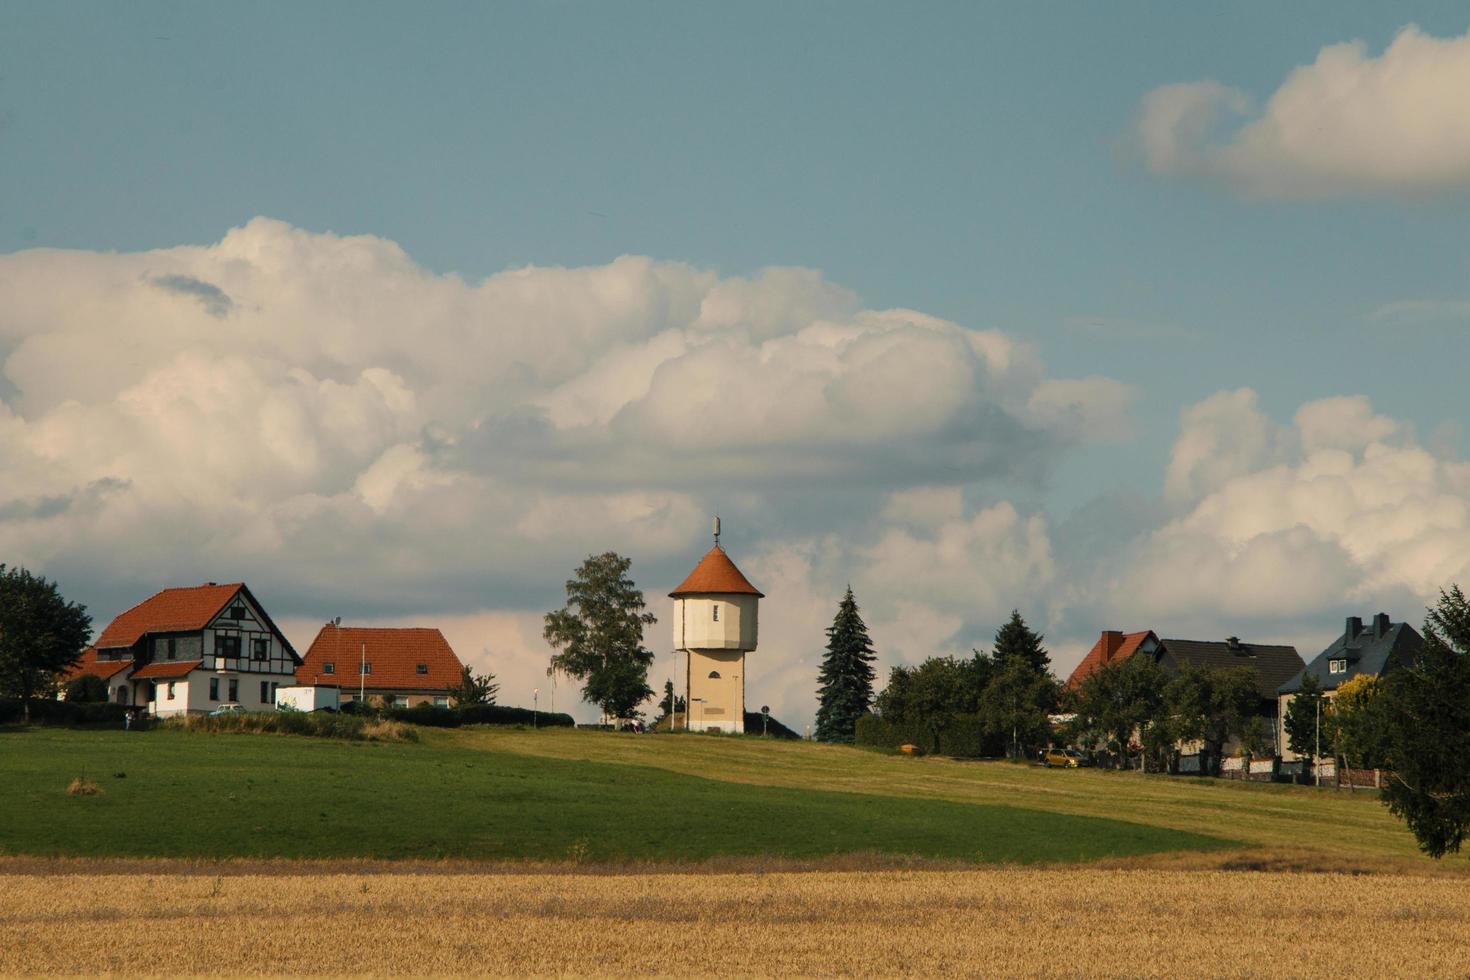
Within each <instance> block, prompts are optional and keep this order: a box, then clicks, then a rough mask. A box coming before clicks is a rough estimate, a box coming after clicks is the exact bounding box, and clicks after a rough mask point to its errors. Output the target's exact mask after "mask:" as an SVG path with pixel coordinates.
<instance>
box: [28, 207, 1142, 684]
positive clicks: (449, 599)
mask: <svg viewBox="0 0 1470 980" xmlns="http://www.w3.org/2000/svg"><path fill="white" fill-rule="evenodd" d="M0 357H3V359H4V360H3V371H4V377H5V383H6V387H5V388H4V389H0V390H4V391H5V392H7V394H6V396H5V399H4V400H3V401H0V471H3V472H4V474H5V478H4V479H3V480H0V555H4V556H5V557H6V559H7V560H8V561H11V562H15V563H22V564H26V565H28V566H32V567H36V568H38V569H41V570H43V571H45V572H46V573H48V574H51V575H56V576H59V577H61V578H62V580H63V582H64V583H66V584H68V585H69V586H70V587H71V588H73V589H74V590H76V591H80V593H81V594H82V596H83V597H84V598H86V599H88V600H89V601H91V603H92V605H93V606H94V608H95V610H96V611H97V613H98V615H99V616H101V617H103V618H105V617H106V616H107V615H109V614H110V613H111V612H113V611H116V610H117V609H119V608H122V607H125V606H126V605H130V604H131V603H133V602H136V601H137V600H138V599H139V598H140V597H141V596H142V595H146V594H147V593H148V592H150V591H152V590H153V589H155V588H158V587H161V586H165V585H173V584H181V583H189V582H193V581H203V580H210V579H213V580H229V579H235V578H244V579H247V580H249V581H251V583H252V586H253V587H254V588H255V589H256V591H257V593H258V594H260V595H261V596H262V599H263V600H264V601H266V602H267V603H268V604H269V605H272V607H273V609H274V610H275V611H276V612H278V613H280V614H281V615H282V616H283V617H288V618H289V617H293V616H294V617H300V622H302V623H315V622H319V621H321V620H324V619H326V618H327V617H328V616H332V615H343V616H344V617H345V618H348V619H349V620H353V619H357V620H368V619H371V620H374V621H383V620H385V619H389V620H391V619H395V618H406V619H411V620H413V621H415V622H421V623H422V622H423V621H424V620H425V619H432V618H434V617H442V618H444V620H445V621H446V622H453V623H455V624H457V625H456V626H455V628H456V629H457V630H460V633H459V634H458V635H460V636H462V637H463V640H464V646H465V647H466V649H467V651H468V654H469V655H471V656H475V655H477V651H480V650H483V649H485V648H487V647H492V646H496V645H497V644H498V645H502V646H505V647H507V648H508V649H514V650H519V651H521V652H520V653H516V654H514V656H517V657H523V658H530V659H532V660H534V659H538V658H539V659H540V661H541V662H542V663H543V665H544V656H545V650H544V649H541V650H539V651H536V652H535V653H534V655H533V653H532V652H530V651H531V650H532V648H534V647H537V646H538V644H539V641H535V642H533V640H534V638H535V637H536V636H538V635H539V630H537V629H532V628H531V625H528V624H534V622H535V621H536V620H537V618H538V616H539V610H544V609H546V608H550V607H551V606H552V605H553V604H555V602H556V601H557V599H558V598H559V593H560V586H561V582H562V581H563V580H564V579H565V578H566V576H567V575H568V574H569V573H570V572H571V570H572V569H573V568H574V567H575V565H576V563H577V562H578V561H579V560H580V559H581V558H582V557H584V556H585V555H586V554H588V553H589V552H596V551H602V550H606V549H615V550H618V551H621V552H623V553H625V554H629V555H630V556H632V557H633V558H634V559H635V563H636V564H635V570H636V572H637V573H638V574H639V576H640V581H641V582H642V583H643V584H644V585H645V588H647V589H648V590H649V592H650V595H652V596H658V595H659V594H660V592H661V589H662V586H661V585H660V583H661V582H663V580H665V579H670V580H671V581H669V582H668V583H667V584H672V582H673V581H677V578H676V576H679V575H682V574H683V573H684V572H685V571H687V567H685V566H687V565H688V564H690V563H692V561H693V560H695V559H696V558H697V557H698V553H699V550H700V548H699V539H700V537H701V534H702V530H703V528H704V527H705V526H706V525H707V520H708V515H709V513H710V512H711V511H712V510H714V509H716V508H717V507H720V508H728V510H727V513H728V514H729V515H730V516H733V517H735V518H736V521H735V522H733V523H735V524H737V525H738V526H742V527H744V528H746V529H748V530H747V533H748V534H749V537H748V538H747V539H746V548H745V552H744V553H745V554H746V555H748V556H749V557H750V560H751V561H754V562H755V563H756V565H755V566H754V567H756V568H759V569H760V570H761V571H762V572H766V571H769V572H770V573H771V576H772V580H773V581H776V582H782V581H785V579H783V576H788V577H795V576H797V574H798V572H801V573H802V574H806V573H810V576H811V583H810V584H809V585H808V586H807V591H805V592H799V593H795V594H794V595H793V596H792V597H791V599H790V600H789V601H790V602H792V603H795V604H796V605H799V604H800V603H801V602H803V601H809V602H810V603H811V605H810V608H803V609H801V610H800V611H799V612H798V611H796V605H788V604H787V601H782V602H775V603H773V604H772V605H771V606H770V608H771V609H772V610H773V612H772V614H771V615H772V616H773V617H774V621H776V622H780V621H782V617H788V618H789V620H790V625H791V628H792V629H796V628H798V627H800V628H808V627H811V628H814V630H815V632H814V633H812V634H810V635H808V636H806V637H805V638H803V639H801V640H791V639H788V640H784V641H783V640H779V639H776V638H777V637H780V632H779V631H777V632H774V633H773V632H771V631H769V630H767V631H763V635H764V636H766V637H771V638H772V642H773V644H774V645H775V646H776V648H777V650H776V652H774V653H771V654H768V655H767V662H769V663H770V664H772V665H773V667H772V671H773V672H772V675H771V676H772V677H773V678H779V677H781V676H784V675H783V674H782V671H783V670H786V669H787V667H776V666H775V665H777V664H782V663H785V662H786V661H787V660H789V661H790V664H789V665H788V666H789V668H790V669H791V670H793V671H795V673H793V674H792V675H791V676H792V677H795V676H796V675H797V674H800V673H801V672H803V671H806V670H807V667H808V666H809V664H807V663H806V660H805V659H803V658H808V657H810V656H812V655H813V654H815V653H819V652H820V642H821V636H822V633H821V629H822V627H824V626H825V623H824V622H820V620H822V619H823V618H824V617H828V616H830V609H828V606H829V605H830V603H832V602H835V599H836V595H838V594H840V588H841V586H842V585H843V584H845V582H846V580H847V579H848V577H849V576H850V577H852V579H853V580H854V583H855V584H858V585H862V586H864V588H865V589H867V590H868V591H871V592H872V593H873V600H872V601H873V612H874V615H875V617H876V620H877V622H879V623H880V624H903V625H901V626H900V625H892V626H888V625H884V626H883V628H884V629H887V630H890V633H889V635H891V636H892V637H894V640H893V643H892V647H893V649H895V650H896V651H900V652H901V655H903V656H910V655H913V656H917V655H918V651H919V650H920V649H921V648H923V647H924V646H925V645H927V644H928V643H929V642H930V641H931V640H932V641H934V642H938V639H937V638H938V637H940V636H941V635H943V636H945V637H949V636H952V635H954V634H956V632H957V631H959V630H960V629H961V624H965V623H969V622H972V621H974V620H975V618H976V615H977V613H976V612H975V610H977V609H989V608H990V607H991V606H995V607H996V608H999V606H1000V605H1004V601H1003V600H1002V598H1001V596H1002V594H1003V593H1005V592H1006V591H1007V587H1006V582H1007V578H1006V576H1010V580H1011V581H1014V582H1020V583H1038V582H1043V581H1045V580H1046V579H1047V577H1048V576H1049V575H1051V574H1052V571H1051V566H1050V559H1049V546H1048V541H1047V534H1046V528H1045V522H1044V520H1043V519H1041V518H1039V517H1037V516H1036V515H1029V514H1023V513H1021V512H1019V511H1017V510H1016V509H1015V508H1014V507H1013V506H1012V505H1011V504H1008V503H1005V502H1004V500H1003V499H1002V495H1003V494H1004V492H1005V491H1006V488H1007V487H1008V486H1015V485H1023V486H1030V485H1033V484H1034V483H1035V481H1036V479H1037V478H1038V477H1039V476H1040V475H1041V474H1043V473H1045V471H1046V470H1047V468H1048V467H1049V466H1050V465H1051V464H1052V462H1053V461H1054V460H1055V458H1056V457H1057V454H1058V453H1059V452H1061V451H1064V450H1065V449H1066V447H1068V446H1072V445H1075V444H1078V443H1081V442H1089V441H1096V440H1102V439H1112V438H1117V437H1118V436H1119V435H1120V434H1123V433H1125V432H1126V430H1127V419H1126V414H1127V409H1128V405H1129V404H1130V402H1131V399H1132V397H1133V393H1132V390H1131V389H1130V388H1128V387H1127V386H1126V385H1122V384H1120V383H1118V382H1115V381H1112V380H1110V379H1106V378H1086V379H1078V380H1075V381H1074V380H1069V379H1061V378H1054V377H1050V376H1048V375H1047V373H1046V370H1045V367H1044V365H1043V364H1042V363H1041V361H1040V359H1039V358H1038V357H1037V355H1036V354H1035V352H1034V351H1033V350H1032V349H1031V348H1030V347H1029V346H1028V345H1026V344H1024V343H1022V342H1020V341H1018V340H1017V339H1016V338H1014V337H1012V336H1010V335H1007V334H1005V333H1003V332H1001V331H995V330H973V329H969V328H966V327H964V326H961V325H959V324H955V323H952V322H949V321H945V320H942V319H939V318H936V317H933V316H930V315H928V314H925V313H922V312H920V311H916V310H903V309H887V310H883V309H867V308H864V307H863V305H862V304H861V303H860V301H859V300H858V298H857V297H856V296H855V295H854V294H853V293H852V292H851V291H849V290H847V289H845V288H842V287H840V286H838V285H835V284H833V283H830V282H828V281H826V280H825V279H824V278H823V276H822V275H821V274H820V273H818V272H815V271H813V270H808V269H785V268H774V269H766V270H762V271H760V272H757V273H756V274H754V275H750V276H722V275H720V274H717V273H715V272H713V271H710V270H707V269H700V268H696V267H693V266H690V265H687V264H683V263H678V262H661V261H655V260H653V259H649V258H643V257H637V256H625V257H622V258H619V259H616V260H614V261H612V262H609V263H607V264H606V265H601V266H593V267H587V268H576V269H568V268H539V267H528V268H522V269H513V270H509V271H506V272H502V273H499V274H497V275H492V276H490V277H488V278H486V279H484V280H482V281H479V282H466V281H464V280H462V279H460V278H459V277H457V276H453V275H436V274H433V273H431V272H429V271H427V270H425V269H423V268H422V267H420V266H419V265H418V264H417V263H415V262H414V261H413V260H412V259H411V258H410V257H409V256H407V255H406V254H405V253H404V252H403V251H402V249H400V248H399V247H398V246H397V245H396V244H394V243H393V242H391V241H387V240H384V239H381V238H377V237H374V236H369V235H359V236H337V235H331V234H317V233H312V232H308V231H305V230H303V229H300V228H295V227H292V226H290V225H287V224H285V223H283V222H280V221H273V220H269V219H264V218H258V219H255V220H253V221H251V222H249V223H248V224H247V225H245V226H244V227H241V228H236V229H233V230H231V231H229V232H228V233H227V234H226V235H225V236H224V237H223V238H222V239H221V240H220V241H218V242H216V243H214V244H211V245H203V246H180V247H176V248H168V249H161V250H156V251H150V252H142V253H131V254H112V253H107V254H104V253H95V252H86V251H62V250H52V249H37V250H30V251H25V252H20V253H16V254H13V255H7V256H0ZM981 494H989V495H990V496H989V497H987V498H986V499H985V500H983V501H982V500H981V496H980V495H981ZM884 515H886V516H884ZM792 527H800V528H801V531H800V533H798V534H794V535H793V534H789V533H782V529H787V530H788V531H789V529H790V528H792ZM787 548H791V549H795V550H791V551H787V550H783V549H787ZM804 563H807V564H804ZM864 563H866V564H867V565H869V566H871V569H870V570H869V571H861V570H858V571H854V570H853V566H855V565H859V564H864ZM885 569H886V570H889V571H892V570H898V571H897V572H895V573H893V574H888V572H885V571H883V570H885ZM906 578H907V579H911V581H909V582H907V583H906V582H905V581H904V579H906ZM72 583H75V584H72ZM793 587H794V586H793ZM1027 587H1030V585H1029V584H1028V586H1027ZM929 592H932V594H924V593H929ZM802 597H805V598H802ZM497 616H499V617H505V616H509V617H512V618H511V619H509V620H507V619H504V618H500V619H497V618H495V617H497ZM456 617H458V618H456ZM492 620H493V622H494V624H496V625H495V628H494V629H493V630H491V629H490V626H489V625H485V624H490V623H491V622H492ZM921 621H922V627H921ZM511 622H513V623H514V624H515V625H514V629H512V628H511V626H508V625H506V624H507V623H511ZM474 624H481V625H484V628H485V630H486V631H487V636H488V635H490V634H493V635H494V636H495V637H500V639H501V640H503V643H500V642H499V641H497V643H496V644H492V643H490V642H489V641H488V640H487V641H485V642H477V641H474V640H473V639H472V636H471V634H472V633H473V631H474V629H476V628H477V627H476V626H475V625H474ZM814 624H815V625H814ZM303 628H304V627H303ZM528 636H529V637H532V638H533V640H526V639H525V638H526V637H528ZM309 638H310V637H309V636H308V637H306V639H307V640H309ZM512 640H514V642H512ZM658 642H662V641H661V640H660V641H658ZM956 642H959V641H958V640H957V641H956ZM783 643H784V646H783ZM457 646H460V644H457ZM656 649H658V647H656ZM783 650H784V652H782V651H783ZM462 652H464V651H462ZM505 656H512V654H511V653H506V654H505ZM783 658H784V659H783ZM515 669H516V670H521V671H522V672H523V673H524V672H525V671H530V670H531V664H530V661H529V660H527V661H526V662H525V663H522V664H521V665H520V666H519V667H517V668H515ZM518 676H519V675H518ZM525 676H526V677H530V676H531V674H529V673H526V674H525ZM800 688H801V691H802V692H803V693H802V694H801V695H800V696H801V697H808V696H809V693H810V689H811V685H810V683H809V679H808V678H804V679H803V680H802V683H801V685H800ZM793 697H795V695H793ZM793 703H795V702H793Z"/></svg>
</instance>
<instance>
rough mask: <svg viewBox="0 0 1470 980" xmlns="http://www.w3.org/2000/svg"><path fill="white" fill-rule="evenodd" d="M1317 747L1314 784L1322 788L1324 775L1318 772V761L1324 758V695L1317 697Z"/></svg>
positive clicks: (1314, 749) (1313, 751)
mask: <svg viewBox="0 0 1470 980" xmlns="http://www.w3.org/2000/svg"><path fill="white" fill-rule="evenodd" d="M1315 737H1316V747H1315V748H1313V749H1312V784H1313V785H1314V786H1316V787H1317V788H1318V789H1321V788H1322V774H1321V773H1320V772H1318V771H1317V760H1318V759H1320V758H1322V695H1320V694H1318V695H1317V730H1316V736H1315Z"/></svg>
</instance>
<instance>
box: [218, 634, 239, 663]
mask: <svg viewBox="0 0 1470 980" xmlns="http://www.w3.org/2000/svg"><path fill="white" fill-rule="evenodd" d="M214 655H215V656H216V657H227V658H229V659H231V660H238V659H239V658H240V638H239V637H238V636H220V635H219V634H215V637H214Z"/></svg>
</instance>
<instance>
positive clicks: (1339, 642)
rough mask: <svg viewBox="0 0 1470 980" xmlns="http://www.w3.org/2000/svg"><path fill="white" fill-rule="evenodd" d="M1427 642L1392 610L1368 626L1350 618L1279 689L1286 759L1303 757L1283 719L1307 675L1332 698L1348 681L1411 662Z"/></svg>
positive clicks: (1280, 731) (1280, 737)
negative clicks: (1289, 737)
mask: <svg viewBox="0 0 1470 980" xmlns="http://www.w3.org/2000/svg"><path fill="white" fill-rule="evenodd" d="M1423 645H1424V637H1422V636H1420V635H1419V632H1418V630H1416V629H1414V627H1412V626H1410V625H1409V624H1408V623H1395V622H1393V621H1392V620H1391V619H1389V616H1388V613H1382V612H1381V613H1379V614H1378V615H1376V616H1374V617H1373V622H1372V624H1371V625H1370V626H1368V627H1366V628H1365V627H1364V625H1363V620H1362V618H1361V617H1359V616H1349V617H1347V621H1346V623H1345V624H1344V626H1343V631H1342V635H1341V636H1339V637H1338V638H1337V639H1336V640H1333V641H1332V643H1331V644H1330V645H1329V646H1328V647H1327V649H1325V650H1323V651H1322V652H1321V653H1319V654H1317V656H1316V657H1314V658H1312V662H1311V663H1309V664H1307V665H1306V666H1305V667H1304V668H1302V669H1301V670H1300V671H1298V672H1297V673H1296V674H1294V675H1293V676H1292V677H1291V678H1289V679H1288V680H1287V681H1285V682H1284V683H1283V684H1282V685H1281V686H1280V687H1279V688H1278V689H1277V697H1278V700H1279V705H1278V709H1277V718H1278V722H1277V729H1278V732H1277V738H1278V740H1279V741H1280V743H1281V747H1282V752H1281V754H1282V758H1284V759H1287V760H1295V759H1298V758H1300V756H1298V755H1297V754H1296V753H1295V752H1292V751H1291V750H1290V748H1289V747H1288V746H1287V742H1286V730H1285V728H1284V727H1283V722H1282V721H1280V720H1279V719H1284V718H1285V717H1286V709H1287V706H1288V705H1290V704H1291V699H1292V698H1294V697H1296V695H1297V693H1298V692H1299V691H1301V689H1302V680H1303V679H1304V678H1306V677H1307V675H1309V674H1310V675H1311V676H1312V678H1313V679H1315V680H1316V682H1317V687H1318V688H1319V689H1320V690H1321V691H1322V692H1323V693H1324V694H1326V696H1327V697H1328V698H1331V697H1332V696H1333V695H1334V694H1335V693H1336V691H1337V689H1338V688H1339V687H1341V686H1342V684H1343V683H1344V682H1345V681H1348V680H1351V679H1352V678H1354V677H1359V676H1363V675H1367V676H1369V677H1381V676H1383V675H1384V674H1387V673H1389V672H1391V671H1393V670H1395V669H1396V668H1398V667H1400V666H1402V665H1403V664H1405V663H1409V662H1411V661H1412V660H1413V659H1414V657H1415V656H1416V655H1417V654H1418V653H1419V649H1420V648H1421V647H1422V646H1423Z"/></svg>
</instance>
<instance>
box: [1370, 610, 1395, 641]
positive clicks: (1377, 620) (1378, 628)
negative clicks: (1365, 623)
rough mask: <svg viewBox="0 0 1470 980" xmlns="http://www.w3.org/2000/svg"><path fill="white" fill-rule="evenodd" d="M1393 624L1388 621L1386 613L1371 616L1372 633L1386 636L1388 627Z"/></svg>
mask: <svg viewBox="0 0 1470 980" xmlns="http://www.w3.org/2000/svg"><path fill="white" fill-rule="evenodd" d="M1392 625H1393V624H1392V623H1390V622H1389V621H1388V613H1379V614H1378V615H1377V616H1374V617H1373V635H1374V636H1387V635H1388V628H1389V627H1390V626H1392Z"/></svg>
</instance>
